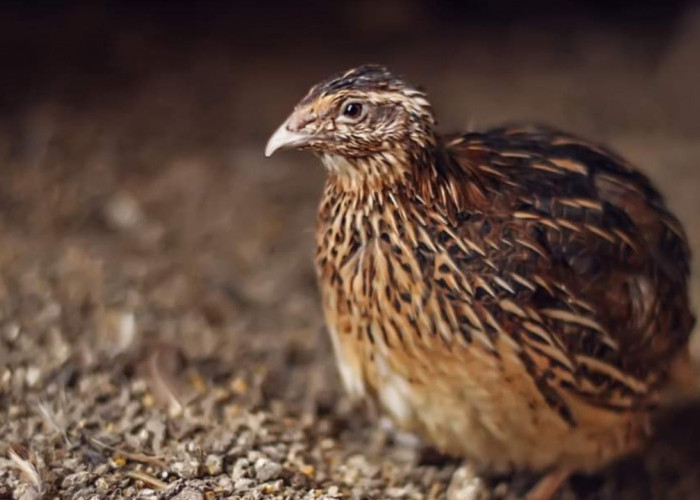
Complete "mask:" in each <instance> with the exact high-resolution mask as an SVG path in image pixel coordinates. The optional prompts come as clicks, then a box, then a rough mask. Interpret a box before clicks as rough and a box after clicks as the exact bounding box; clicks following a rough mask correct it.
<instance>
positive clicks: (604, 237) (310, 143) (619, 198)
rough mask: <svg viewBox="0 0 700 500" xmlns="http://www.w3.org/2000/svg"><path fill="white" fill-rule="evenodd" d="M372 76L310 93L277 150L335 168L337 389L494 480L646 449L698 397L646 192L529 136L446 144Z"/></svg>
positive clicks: (679, 294)
mask: <svg viewBox="0 0 700 500" xmlns="http://www.w3.org/2000/svg"><path fill="white" fill-rule="evenodd" d="M435 128H436V127H435V118H434V114H433V110H432V107H431V105H430V103H429V101H428V99H427V96H426V94H425V93H424V92H423V91H421V90H420V89H418V88H416V87H414V86H412V85H410V84H408V83H406V82H405V81H403V80H402V79H400V78H398V77H396V76H394V75H393V74H391V73H390V72H389V71H388V70H387V69H385V68H383V67H381V66H362V67H359V68H355V69H351V70H349V71H346V72H344V73H342V74H340V75H337V76H335V77H333V78H330V79H329V80H326V81H323V82H321V83H319V84H317V85H315V86H314V87H312V88H311V90H310V91H309V92H308V94H307V95H306V96H305V97H304V98H303V99H302V100H301V101H300V102H299V103H298V104H297V106H296V107H295V108H294V110H293V112H292V114H291V115H290V116H289V118H288V119H287V120H286V121H285V122H284V123H283V124H282V126H280V128H279V129H278V130H277V131H276V132H275V133H274V134H273V135H272V137H271V138H270V140H269V142H268V144H267V147H266V150H265V154H266V155H267V156H270V155H271V154H272V153H274V152H275V151H277V150H280V149H289V148H294V149H302V150H310V151H313V152H314V153H316V154H317V155H318V156H319V157H320V159H321V161H322V162H323V164H324V166H325V167H326V169H327V171H328V175H327V181H326V185H325V189H324V193H323V198H322V201H321V205H320V208H319V212H318V221H317V228H316V244H317V252H316V268H317V273H318V279H319V283H320V288H321V292H322V298H323V309H324V313H325V318H326V322H327V326H328V331H329V333H330V336H331V339H332V342H333V346H334V351H335V356H336V359H337V364H338V367H339V371H340V374H341V377H342V380H343V382H344V385H345V387H346V389H347V390H348V391H349V392H350V393H351V394H352V395H355V396H358V397H362V398H369V399H370V400H372V401H375V402H377V403H378V404H379V405H380V407H381V408H383V410H384V411H386V412H387V413H388V414H389V415H390V417H391V418H392V419H393V421H394V422H395V423H396V424H397V425H398V426H399V427H401V428H403V429H406V430H410V431H413V432H416V433H418V434H419V435H420V436H422V437H423V438H424V439H425V440H426V441H427V442H429V443H431V444H432V445H434V446H435V447H436V448H437V449H439V450H441V451H442V452H444V453H447V454H451V455H455V456H458V457H464V458H467V459H469V460H470V461H471V462H472V463H473V464H476V465H477V466H478V467H481V468H483V469H485V470H492V471H506V470H512V469H517V470H529V471H533V472H539V473H543V474H544V475H543V478H542V479H541V480H540V482H539V483H538V484H537V485H535V487H534V488H533V489H532V490H531V491H530V492H529V493H528V498H529V499H533V500H534V499H537V500H543V499H547V498H550V497H551V496H552V495H553V494H554V493H556V491H558V490H559V488H560V486H561V484H562V483H563V482H564V481H565V480H566V478H567V476H568V475H569V474H570V473H571V472H575V471H583V472H590V471H595V470H596V469H598V468H600V467H602V466H604V465H605V464H607V463H609V462H610V461H612V460H614V459H616V458H619V457H621V456H623V455H625V454H627V453H630V452H633V451H635V450H638V449H639V448H640V447H641V446H643V444H644V442H645V440H646V438H647V437H648V436H649V435H650V433H651V432H653V429H652V428H651V416H652V414H653V410H654V409H655V408H657V407H658V406H660V405H662V404H664V403H665V402H666V401H667V400H668V398H667V395H668V394H669V391H670V389H671V388H673V387H681V389H682V388H683V387H684V386H685V385H689V384H690V380H691V378H690V373H691V369H692V368H691V364H690V358H689V356H688V337H689V334H690V331H691V329H692V327H693V324H694V317H693V315H692V313H691V311H690V307H689V300H688V278H689V250H688V245H687V241H686V236H685V233H684V231H683V228H682V226H681V224H680V223H679V221H678V220H677V219H676V218H675V217H674V216H673V215H672V214H671V213H670V212H669V210H668V208H667V207H666V205H665V204H664V200H663V198H662V196H661V195H660V194H659V192H658V191H657V190H656V189H655V188H654V186H653V185H652V184H651V183H650V181H649V180H648V179H647V178H646V177H645V176H644V175H643V174H641V173H640V172H639V171H637V170H635V169H634V168H633V167H632V166H631V165H630V164H629V163H628V162H627V161H625V160H624V159H622V158H620V157H619V156H617V155H615V154H613V153H612V152H610V151H608V150H607V149H605V148H603V147H601V146H599V145H596V144H592V143H589V142H587V141H584V140H582V139H580V138H577V137H574V136H572V135H569V134H567V133H564V132H561V131H557V130H553V129H549V128H544V127H539V126H527V125H525V126H515V127H503V128H496V129H492V130H487V131H484V132H472V133H467V134H461V135H453V136H444V135H440V134H439V133H438V132H437V131H436V129H435Z"/></svg>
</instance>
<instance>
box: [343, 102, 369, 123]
mask: <svg viewBox="0 0 700 500" xmlns="http://www.w3.org/2000/svg"><path fill="white" fill-rule="evenodd" d="M364 113H365V107H364V106H363V105H362V103H361V102H357V101H349V102H346V103H345V104H343V107H342V110H341V116H342V117H343V118H345V119H346V120H348V121H357V120H359V119H360V118H362V116H364Z"/></svg>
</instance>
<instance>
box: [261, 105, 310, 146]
mask: <svg viewBox="0 0 700 500" xmlns="http://www.w3.org/2000/svg"><path fill="white" fill-rule="evenodd" d="M295 115H296V113H292V116H290V117H289V118H288V119H287V121H285V122H284V123H283V124H282V125H280V127H279V128H278V129H277V130H276V131H275V133H274V134H272V136H271V137H270V139H269V140H268V141H267V146H265V156H267V157H270V156H272V154H273V153H274V152H275V151H277V150H280V149H292V148H297V147H299V146H303V145H305V144H307V143H308V142H309V140H310V139H311V135H309V134H304V133H301V132H297V131H296V130H295V129H297V128H298V127H297V124H298V123H299V119H298V117H297V116H295Z"/></svg>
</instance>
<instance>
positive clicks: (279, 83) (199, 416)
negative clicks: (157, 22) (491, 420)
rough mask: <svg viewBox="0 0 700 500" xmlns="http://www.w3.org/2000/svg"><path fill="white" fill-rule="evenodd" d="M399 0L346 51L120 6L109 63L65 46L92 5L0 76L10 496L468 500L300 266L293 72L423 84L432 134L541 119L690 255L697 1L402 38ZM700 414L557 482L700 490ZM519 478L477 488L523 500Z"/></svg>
mask: <svg viewBox="0 0 700 500" xmlns="http://www.w3.org/2000/svg"><path fill="white" fill-rule="evenodd" d="M395 4H396V2H388V3H387V4H386V5H388V6H389V7H386V8H385V9H378V10H376V9H375V10H372V15H371V16H366V14H367V9H368V7H367V6H368V5H369V3H368V2H359V3H357V4H356V6H355V7H353V8H352V9H354V10H348V12H347V13H344V14H343V16H346V17H347V16H350V18H357V17H362V16H365V17H367V18H368V19H369V18H371V19H372V20H373V22H371V23H368V25H367V26H366V27H365V28H363V29H364V31H362V33H361V36H359V35H358V37H359V38H360V39H361V40H360V41H356V42H353V44H352V45H349V46H348V47H342V46H341V45H342V44H339V43H338V42H336V43H335V44H331V46H328V45H327V44H324V43H323V42H322V41H316V42H310V41H309V40H308V39H303V40H301V41H298V42H290V44H289V46H287V47H286V49H285V50H282V49H280V47H279V44H277V45H275V44H271V43H268V44H263V43H261V44H260V46H258V47H256V48H255V50H252V49H251V50H243V49H242V47H243V46H244V45H245V44H243V43H242V42H241V41H240V40H234V41H231V40H227V41H224V42H221V41H219V40H217V39H216V36H214V35H212V36H203V35H201V33H199V32H197V33H195V34H194V35H192V36H191V37H190V38H188V39H187V41H182V39H180V38H177V37H176V36H175V37H174V36H173V34H172V33H163V32H162V31H158V30H154V29H150V28H148V26H149V25H148V23H145V22H144V23H141V24H139V23H136V22H134V23H131V22H129V23H125V24H118V23H117V24H118V27H121V28H124V29H114V30H112V31H110V35H109V36H104V37H102V38H99V37H98V38H99V40H100V43H99V44H96V45H95V46H92V45H89V44H88V45H89V46H87V47H83V48H84V49H85V50H86V51H88V52H90V51H94V52H95V53H99V54H100V57H101V58H102V59H100V64H99V65H97V66H93V65H87V66H85V65H83V62H82V60H81V59H75V60H74V59H71V58H70V57H65V54H66V53H67V54H72V51H73V50H74V49H75V48H76V47H80V46H82V45H83V44H84V43H85V39H84V37H82V36H79V35H78V34H76V33H82V32H81V31H80V30H77V31H76V30H74V27H75V26H82V25H83V24H81V23H84V22H85V21H86V19H93V18H89V17H85V16H88V14H89V15H90V16H95V15H96V14H95V12H92V11H88V12H87V13H85V12H83V13H82V14H80V15H76V16H74V17H68V20H67V21H66V22H65V23H64V24H63V25H62V26H61V27H58V28H55V30H56V31H55V32H52V33H54V35H52V36H54V38H50V39H51V40H53V39H56V40H58V39H60V40H62V44H63V45H60V46H58V45H57V46H56V47H53V48H50V47H49V48H48V49H47V48H46V47H47V46H46V44H47V43H49V45H50V42H45V41H43V42H41V43H39V42H36V43H35V45H32V46H31V47H29V48H28V49H27V50H28V51H30V52H29V53H30V56H27V58H26V59H24V60H23V64H22V65H20V66H18V68H20V69H18V70H17V72H16V73H15V74H14V75H13V77H12V78H9V77H8V76H7V75H6V76H5V77H3V82H2V93H3V95H2V97H0V165H1V166H0V235H1V236H0V238H1V239H0V241H1V244H0V499H4V498H7V499H11V498H14V499H23V500H28V499H33V498H41V497H42V496H43V497H45V498H83V499H98V498H177V499H180V500H185V499H188V500H198V499H210V498H246V499H257V498H285V499H292V498H305V499H306V498H308V499H318V498H327V499H333V498H353V499H380V498H382V499H383V498H396V499H403V498H406V499H418V498H435V499H436V498H444V497H445V496H449V497H450V498H453V499H457V498H470V497H468V496H465V495H466V493H465V491H463V490H460V489H459V488H458V486H459V484H458V483H459V481H457V480H455V481H453V483H452V489H451V490H450V493H449V495H448V493H447V492H448V488H450V482H451V479H452V476H453V472H454V471H455V469H456V468H457V466H458V465H459V464H457V463H454V462H451V461H449V460H447V459H444V458H442V457H439V456H436V455H435V454H434V453H430V452H429V451H426V450H422V449H420V448H419V447H416V446H415V445H414V444H412V443H411V442H410V440H407V439H405V438H402V437H401V436H398V437H397V436H395V435H393V434H392V433H391V432H389V431H388V430H387V428H386V426H384V425H381V423H380V422H378V421H377V418H376V417H375V416H373V415H370V414H368V412H367V411H365V410H364V409H363V408H357V407H355V406H353V405H352V404H350V402H349V401H348V400H347V399H346V398H345V397H344V396H343V394H342V391H341V390H340V386H339V381H338V378H337V376H336V373H335V370H334V366H333V360H332V358H331V351H330V348H329V343H328V341H327V339H326V336H325V332H324V331H323V322H322V318H321V314H320V308H319V303H318V297H317V292H316V287H315V281H314V272H313V266H312V254H313V235H312V233H313V225H314V220H315V210H316V203H317V199H318V196H319V193H320V190H321V187H322V183H323V175H324V174H323V171H322V169H321V167H320V165H318V164H317V162H316V160H314V159H313V158H312V157H311V156H308V155H303V154H296V153H285V154H280V155H277V156H275V157H274V158H272V159H265V158H264V157H263V154H262V151H263V148H264V144H265V141H266V139H267V135H268V134H270V133H271V132H272V131H273V130H274V129H275V127H276V126H277V125H278V124H279V122H281V120H282V119H284V118H285V116H286V115H287V113H288V112H289V111H290V110H291V108H292V106H293V105H294V103H295V100H296V99H298V98H299V97H300V96H301V95H302V93H303V92H304V91H305V89H306V88H307V87H308V86H309V85H310V84H312V83H314V82H315V81H316V80H318V79H320V78H322V77H325V76H327V75H328V74H330V73H333V72H335V71H338V70H341V69H344V68H345V67H347V66H351V65H353V64H357V63H361V62H383V63H386V64H388V65H389V66H390V67H392V68H395V69H396V71H397V72H400V73H402V74H404V75H406V76H407V77H408V78H409V79H410V80H412V81H415V82H419V83H421V84H423V85H424V86H425V87H426V88H427V90H428V92H429V94H430V95H431V97H432V101H433V104H434V106H435V108H436V110H437V113H438V116H439V118H440V120H441V127H442V129H443V130H445V131H453V130H457V129H467V128H480V127H486V126H489V125H493V124H497V123H500V122H503V121H512V120H533V121H543V122H547V123H551V124H554V125H557V126H561V127H564V128H566V129H568V130H571V131H574V132H576V133H579V134H582V135H584V136H587V137H590V138H595V139H597V140H600V141H601V142H604V143H606V144H608V145H610V146H611V147H613V148H614V149H616V150H618V151H619V152H620V153H622V154H623V155H625V156H627V157H628V158H630V159H631V160H632V161H634V162H635V163H636V164H638V165H639V166H640V168H641V169H642V170H644V171H645V172H647V173H648V174H649V175H650V176H651V177H652V178H653V179H654V180H655V181H656V182H657V183H658V185H659V186H660V188H661V190H662V191H663V192H664V193H665V194H666V196H667V199H668V202H669V204H670V205H671V206H672V207H673V209H674V210H675V211H676V212H677V213H678V215H679V216H680V218H681V220H682V221H683V222H684V223H685V225H686V228H687V230H688V234H689V237H690V239H691V245H692V247H693V249H697V248H700V223H699V222H698V213H699V211H700V168H698V165H697V163H698V161H699V159H700V121H698V119H697V117H698V116H700V100H699V99H698V98H697V89H698V88H700V64H698V61H700V10H695V11H693V10H690V11H688V12H687V14H686V15H684V16H683V18H682V20H681V22H680V24H679V25H678V26H676V27H675V28H674V30H673V31H672V33H671V34H663V35H658V37H657V36H656V35H654V37H648V36H640V35H639V34H636V33H634V30H632V31H630V32H626V31H624V30H623V32H620V31H619V30H615V29H611V28H609V27H608V28H606V27H601V28H600V29H593V30H592V29H590V28H589V27H583V26H574V27H573V28H571V29H568V28H564V27H561V26H559V27H557V26H552V25H551V24H546V23H545V24H541V25H539V24H537V23H533V24H530V25H528V26H527V27H526V28H518V27H513V28H510V29H508V30H500V31H498V34H499V36H494V33H492V28H489V27H483V26H482V27H479V26H471V27H470V28H469V29H467V28H461V27H458V26H454V25H450V26H449V27H448V28H441V29H433V30H432V31H429V34H430V36H429V37H428V36H427V35H426V36H425V37H424V38H421V39H412V38H411V37H408V36H404V35H402V34H403V33H405V32H407V31H410V29H411V27H412V26H413V24H412V23H418V22H419V21H421V20H422V16H423V15H424V13H423V12H422V11H421V10H420V8H419V7H417V6H416V5H414V3H411V4H410V5H413V7H412V8H408V7H402V8H400V9H397V8H396V5H395ZM392 5H393V6H394V7H391V6H392ZM406 5H409V4H406ZM363 9H364V10H363ZM392 9H393V10H392ZM384 10H386V12H384ZM81 16H82V17H81ZM98 20H102V21H104V18H102V17H99V16H98ZM37 23H39V25H37V26H39V27H41V29H42V30H43V29H45V30H47V32H49V31H50V29H54V28H49V27H48V26H49V25H50V24H51V22H49V21H41V22H39V21H37ZM41 23H44V24H41ZM71 23H73V24H71ZM37 26H34V28H37ZM91 26H92V27H91V31H90V33H91V36H92V35H95V34H97V33H99V32H100V30H101V29H102V24H101V22H95V23H93V24H92V25H91ZM31 27H32V26H31V23H29V24H27V25H20V26H17V27H16V29H15V31H5V32H4V33H3V35H2V36H3V37H5V38H3V40H5V41H6V42H7V40H14V42H17V40H20V39H21V36H23V35H22V33H21V32H22V30H23V29H25V28H27V29H28V28H31ZM127 28H128V29H127ZM37 29H38V28H37ZM260 29H262V30H264V29H265V28H264V27H261V28H260ZM295 29H299V30H300V31H302V28H300V27H295V26H291V27H289V29H288V31H289V32H291V33H294V32H295ZM223 31H225V30H223ZM328 31H329V32H332V29H329V30H328ZM8 33H9V34H8ZM56 33H59V34H60V36H59V34H56ZM198 33H199V34H198ZM216 33H219V32H218V31H217V32H216ZM387 33H388V34H387ZM95 36H96V35H95ZM13 37H15V38H13ZM183 37H184V35H183ZM363 37H364V38H363ZM655 37H656V38H655ZM174 39H177V40H178V41H173V40H174ZM8 43H9V42H8ZM377 44H379V45H377ZM377 46H380V47H382V48H381V49H378V48H377ZM5 47H8V45H5ZM32 47H33V48H32ZM37 47H42V48H41V51H44V50H49V53H48V54H49V55H46V54H44V52H42V54H44V55H43V56H42V57H43V58H38V59H37V58H36V57H35V56H36V54H37V53H38V52H36V51H37V50H39V49H37ZM248 49H249V47H248ZM32 50H34V51H35V52H31V51H32ZM51 50H55V51H56V53H57V54H59V55H60V54H63V55H61V56H60V57H59V56H56V57H55V58H54V57H53V56H52V55H51V54H53V52H51ZM105 54H107V55H105ZM37 61H39V62H37ZM695 254H696V256H697V255H700V252H698V251H696V252H695ZM695 262H696V264H697V258H696V260H695ZM696 268H697V265H696ZM693 291H694V297H695V298H696V299H695V300H696V303H697V298H698V297H700V280H699V279H698V277H697V275H696V277H695V279H694V281H693ZM698 418H700V405H699V406H698V407H697V408H692V407H691V408H686V409H682V410H678V411H676V412H674V413H672V414H670V415H666V416H664V417H663V423H662V425H661V429H662V431H661V434H660V435H659V437H658V438H657V439H656V440H655V441H654V442H653V443H651V445H650V447H649V450H647V451H645V453H644V454H641V455H639V456H636V457H632V458H630V459H628V460H625V461H623V462H621V463H619V464H615V465H614V466H612V467H610V468H609V469H608V470H606V471H603V472H602V473H601V474H600V475H598V476H595V477H577V478H574V480H572V481H571V482H570V484H568V485H567V487H566V488H565V491H564V492H563V493H562V495H561V498H564V499H574V498H578V499H594V498H607V499H618V498H622V499H638V498H645V499H646V498H682V499H691V498H700V449H699V448H698V447H699V445H698V443H700V439H698V431H697V421H698ZM531 481H532V478H529V477H526V476H523V477H520V476H518V477H515V478H494V479H490V480H489V483H488V485H489V488H490V489H492V490H493V495H494V497H495V498H506V497H507V498H513V497H514V496H515V495H517V494H518V492H519V491H523V488H525V487H526V486H527V485H528V484H530V483H531Z"/></svg>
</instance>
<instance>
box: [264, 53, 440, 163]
mask: <svg viewBox="0 0 700 500" xmlns="http://www.w3.org/2000/svg"><path fill="white" fill-rule="evenodd" d="M434 125H435V120H434V118H433V113H432V109H431V107H430V104H429V103H428V101H427V99H426V95H425V94H424V93H423V92H422V91H421V90H419V89H417V88H415V87H413V86H411V85H409V84H407V83H406V82H404V81H403V80H401V79H399V78H397V77H396V76H394V75H392V74H391V73H390V72H389V71H388V70H387V69H386V68H384V67H382V66H374V65H368V66H361V67H359V68H355V69H351V70H349V71H346V72H344V73H342V74H340V75H337V76H335V77H332V78H330V79H328V80H325V81H323V82H321V83H319V84H317V85H314V86H313V87H312V88H311V90H309V92H308V93H307V94H306V96H305V97H304V98H303V99H302V100H301V101H300V102H299V103H298V104H297V105H296V107H295V108H294V111H293V112H292V114H291V115H290V116H289V118H287V120H286V121H285V122H284V123H283V124H282V125H281V126H280V127H279V128H278V129H277V131H276V132H275V133H274V134H273V135H272V137H270V140H269V141H268V143H267V147H266V148H265V154H266V156H270V155H272V154H273V153H274V152H275V151H277V150H279V149H304V150H312V151H314V152H316V153H318V154H319V155H320V156H321V157H322V158H323V160H324V163H325V164H326V166H328V167H329V168H330V169H332V170H335V169H339V168H340V169H342V167H339V165H341V164H342V165H345V166H346V168H347V167H348V166H353V167H354V168H353V170H354V171H355V172H354V173H357V172H358V171H360V172H361V171H362V167H361V164H363V163H366V161H368V160H370V161H371V160H377V161H379V162H382V161H385V162H386V161H389V162H390V161H391V157H392V156H395V155H397V154H399V153H401V152H406V151H412V150H419V149H422V148H425V147H426V146H427V145H429V144H431V143H432V141H433V128H434ZM375 166H376V165H375Z"/></svg>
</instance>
